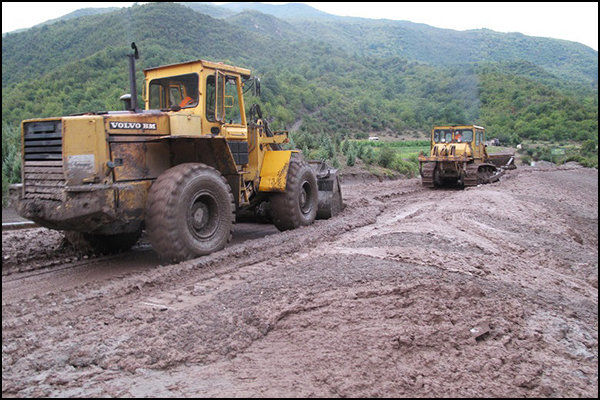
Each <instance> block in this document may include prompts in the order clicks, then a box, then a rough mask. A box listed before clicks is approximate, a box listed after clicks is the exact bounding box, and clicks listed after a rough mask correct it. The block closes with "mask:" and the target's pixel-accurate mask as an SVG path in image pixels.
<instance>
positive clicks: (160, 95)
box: [144, 60, 250, 140]
mask: <svg viewBox="0 0 600 400" xmlns="http://www.w3.org/2000/svg"><path fill="white" fill-rule="evenodd" d="M144 75H145V78H146V79H145V83H144V102H145V109H146V110H160V111H163V112H168V113H169V114H170V115H171V127H174V126H176V127H178V128H177V131H181V129H180V127H182V126H183V127H184V129H183V130H184V131H186V132H184V133H186V134H189V135H199V136H213V137H214V136H221V137H225V138H226V139H228V140H235V139H240V140H246V139H247V135H248V130H247V125H246V114H245V112H244V99H243V92H242V81H243V80H244V79H248V78H250V70H247V69H245V68H239V67H233V66H230V65H227V64H223V63H213V62H210V61H204V60H197V61H190V62H185V63H180V64H173V65H165V66H161V67H156V68H149V69H146V70H144Z"/></svg>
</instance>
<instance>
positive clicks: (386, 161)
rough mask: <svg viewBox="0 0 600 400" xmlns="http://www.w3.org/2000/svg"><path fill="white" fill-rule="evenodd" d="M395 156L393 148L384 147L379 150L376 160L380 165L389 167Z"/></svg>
mask: <svg viewBox="0 0 600 400" xmlns="http://www.w3.org/2000/svg"><path fill="white" fill-rule="evenodd" d="M395 156H396V153H395V152H394V150H393V149H392V148H390V147H384V148H382V149H381V151H380V152H379V158H378V160H377V162H378V164H379V165H381V166H382V167H384V168H389V167H391V165H392V162H394V158H395Z"/></svg>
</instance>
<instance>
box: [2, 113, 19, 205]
mask: <svg viewBox="0 0 600 400" xmlns="http://www.w3.org/2000/svg"><path fill="white" fill-rule="evenodd" d="M17 182H21V130H20V129H19V127H15V126H9V125H2V205H6V203H7V201H8V187H9V185H10V184H11V183H17Z"/></svg>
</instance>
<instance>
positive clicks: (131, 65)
mask: <svg viewBox="0 0 600 400" xmlns="http://www.w3.org/2000/svg"><path fill="white" fill-rule="evenodd" d="M131 48H132V49H133V51H134V52H133V54H127V57H129V85H130V87H131V103H130V104H131V111H134V112H135V111H137V88H136V85H135V60H137V59H138V58H139V57H140V55H139V53H138V49H137V46H136V45H135V43H134V42H131Z"/></svg>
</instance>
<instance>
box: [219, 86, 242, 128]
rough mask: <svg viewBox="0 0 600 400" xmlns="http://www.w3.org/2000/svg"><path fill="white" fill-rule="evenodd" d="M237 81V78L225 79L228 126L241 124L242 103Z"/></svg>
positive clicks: (226, 119) (226, 120)
mask: <svg viewBox="0 0 600 400" xmlns="http://www.w3.org/2000/svg"><path fill="white" fill-rule="evenodd" d="M237 80H238V78H237V77H235V76H227V77H226V79H225V99H224V101H223V103H224V105H225V122H226V123H228V124H241V123H242V117H241V115H240V102H239V98H238V91H237Z"/></svg>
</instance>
